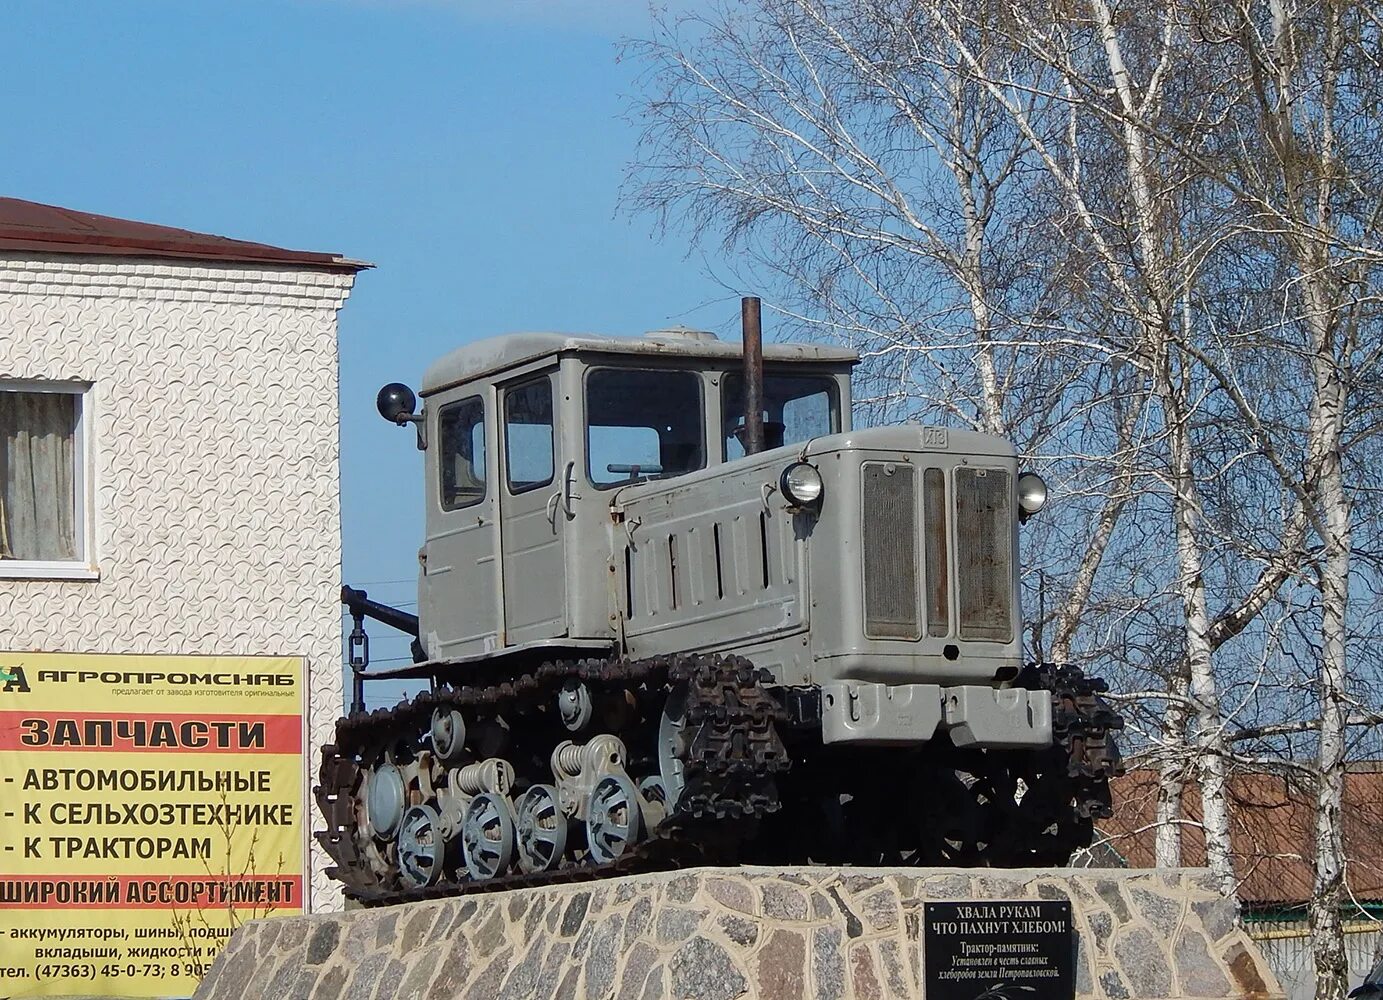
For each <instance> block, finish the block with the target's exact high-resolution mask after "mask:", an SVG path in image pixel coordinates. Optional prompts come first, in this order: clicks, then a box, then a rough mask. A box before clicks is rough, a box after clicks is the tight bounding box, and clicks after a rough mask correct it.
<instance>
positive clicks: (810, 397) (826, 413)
mask: <svg viewBox="0 0 1383 1000" xmlns="http://www.w3.org/2000/svg"><path fill="white" fill-rule="evenodd" d="M722 385H723V386H724V388H723V389H722V390H721V396H720V398H721V417H722V420H723V423H722V424H721V427H722V428H723V429H724V433H725V443H724V445H725V460H726V461H727V462H728V461H731V460H732V459H736V458H739V457H741V456H742V455H743V454H744V443H743V441H742V440H741V438H742V436H743V434H744V376H742V375H735V374H729V375H726V376H725V378H724V379H723V380H722ZM839 430H840V407H839V404H838V403H837V402H836V380H835V379H833V378H828V377H824V376H819V375H774V374H771V373H767V374H765V375H764V447H765V448H781V447H782V446H783V445H785V444H799V443H801V442H803V441H808V440H810V439H812V438H814V437H821V436H822V435H825V434H834V433H836V432H837V431H839Z"/></svg>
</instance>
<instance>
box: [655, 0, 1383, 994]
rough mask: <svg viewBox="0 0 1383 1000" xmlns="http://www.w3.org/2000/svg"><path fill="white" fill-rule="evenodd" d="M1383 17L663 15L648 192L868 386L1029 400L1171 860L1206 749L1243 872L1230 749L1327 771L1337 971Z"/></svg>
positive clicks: (939, 400)
mask: <svg viewBox="0 0 1383 1000" xmlns="http://www.w3.org/2000/svg"><path fill="white" fill-rule="evenodd" d="M1379 51H1380V46H1379V22H1378V19H1377V17H1376V15H1374V14H1373V13H1372V11H1371V10H1370V8H1369V7H1368V5H1366V4H1364V3H1360V2H1352V0H1351V2H1336V0H1317V2H1302V3H1291V2H1289V0H1234V2H1231V3H1229V4H1213V5H1212V4H1210V3H1208V2H1207V0H1159V2H1155V3H1139V4H1128V3H1120V2H1118V0H1063V2H1058V3H1046V2H1038V0H985V2H981V3H978V4H975V3H961V2H958V0H756V2H754V3H752V4H746V5H737V6H727V7H725V8H722V9H721V10H719V11H718V12H716V13H711V14H697V15H691V16H689V17H686V18H684V19H682V20H680V21H676V20H674V21H670V22H669V21H663V22H660V24H659V27H658V29H657V31H656V32H655V35H654V37H653V38H652V39H651V40H649V41H647V42H644V43H639V44H636V45H634V46H632V52H633V54H635V55H637V56H638V57H640V58H642V59H643V60H644V61H645V64H646V66H647V69H648V73H647V77H646V80H645V86H646V89H647V91H648V96H647V99H646V100H645V101H643V102H642V104H641V107H640V109H639V114H640V116H641V118H642V121H643V124H644V127H645V146H644V157H643V159H642V161H641V162H640V163H639V164H637V165H636V167H635V168H634V170H633V172H632V174H631V182H630V187H629V203H630V204H631V205H632V206H633V207H635V208H638V209H644V210H649V211H653V212H656V213H658V214H659V215H660V216H661V217H662V218H663V219H665V220H666V221H668V222H669V223H670V224H672V225H685V224H689V225H690V228H691V229H692V232H693V235H694V236H695V237H698V238H702V239H715V240H721V241H723V242H724V243H725V245H727V246H728V247H730V248H731V249H732V250H734V251H736V252H737V253H741V254H744V255H745V256H746V257H747V258H748V259H750V260H751V261H753V262H754V266H755V267H756V272H755V273H756V280H758V281H760V282H768V283H770V284H771V286H772V287H773V290H774V292H775V293H776V299H777V301H778V303H779V307H780V310H781V315H782V317H783V321H784V322H786V323H789V324H792V325H795V326H796V327H798V329H799V330H805V331H807V332H808V333H815V334H817V335H821V336H830V337H834V338H837V339H842V340H845V341H846V342H848V343H851V344H853V345H855V346H857V347H858V348H859V349H860V350H861V352H862V355H863V356H864V359H865V362H864V365H863V369H864V373H865V376H866V379H867V382H866V384H867V387H868V389H867V391H866V392H865V393H864V394H863V396H864V401H865V404H866V407H867V409H868V411H869V414H871V415H874V416H888V417H893V418H897V417H908V416H916V417H920V418H926V419H932V420H943V421H947V422H957V423H961V424H964V425H966V426H970V427H975V428H978V429H982V430H987V431H991V432H994V433H1002V434H1006V435H1008V436H1010V437H1012V438H1014V439H1015V440H1016V441H1017V442H1018V444H1019V447H1020V448H1021V449H1022V451H1023V452H1024V454H1025V455H1027V456H1029V457H1030V458H1031V459H1033V460H1034V461H1037V462H1038V463H1039V464H1041V465H1042V467H1043V470H1044V472H1048V473H1049V474H1050V475H1051V477H1052V478H1053V479H1054V480H1055V485H1057V486H1058V488H1059V490H1060V491H1061V493H1062V494H1064V496H1062V501H1063V502H1062V503H1061V504H1059V505H1058V506H1057V507H1056V509H1055V510H1054V511H1053V515H1052V516H1050V517H1045V518H1044V519H1042V520H1041V522H1040V523H1034V524H1033V525H1030V526H1029V529H1028V533H1027V537H1026V544H1027V545H1028V548H1029V551H1028V554H1027V556H1028V562H1029V564H1030V565H1032V566H1034V567H1036V572H1034V573H1033V575H1032V577H1031V578H1030V579H1029V593H1030V595H1031V596H1035V597H1037V598H1038V605H1039V606H1038V614H1037V615H1036V616H1034V617H1035V621H1034V626H1033V634H1032V646H1033V648H1034V651H1035V652H1037V653H1039V654H1050V655H1051V656H1053V657H1055V658H1060V659H1066V658H1068V657H1070V658H1076V659H1086V660H1094V661H1096V662H1097V663H1098V665H1099V669H1101V670H1102V671H1105V672H1113V673H1115V674H1116V675H1118V677H1119V679H1120V681H1121V682H1122V684H1123V685H1124V686H1125V698H1126V700H1125V706H1126V709H1127V710H1128V711H1129V713H1130V718H1131V719H1132V721H1133V724H1134V727H1135V729H1136V730H1137V732H1138V733H1139V735H1140V737H1141V745H1140V746H1139V747H1138V748H1137V749H1138V750H1139V752H1140V753H1141V754H1142V755H1143V756H1144V758H1145V759H1146V760H1147V761H1148V762H1149V763H1151V764H1153V765H1154V766H1156V767H1158V769H1159V772H1160V775H1161V781H1160V787H1159V799H1158V808H1157V820H1158V830H1157V858H1158V861H1159V863H1163V864H1168V865H1174V864H1179V863H1180V861H1181V830H1182V828H1183V826H1184V825H1185V823H1186V820H1185V817H1183V816H1182V815H1181V812H1180V809H1181V802H1182V799H1183V793H1184V788H1185V786H1186V783H1187V781H1188V778H1189V777H1190V776H1194V777H1195V778H1196V779H1197V781H1196V784H1197V786H1198V788H1199V789H1200V795H1201V806H1202V808H1201V814H1202V820H1201V823H1202V825H1203V832H1204V835H1205V841H1206V853H1207V861H1208V863H1209V865H1210V866H1211V868H1212V869H1213V870H1214V871H1215V872H1216V873H1217V875H1218V877H1219V879H1220V881H1221V884H1222V885H1223V886H1224V887H1225V889H1226V890H1227V891H1232V890H1233V888H1234V886H1235V880H1236V872H1235V869H1234V859H1233V857H1232V855H1231V843H1230V828H1231V816H1230V808H1229V802H1228V798H1227V778H1228V773H1229V769H1230V768H1231V767H1234V766H1245V767H1261V766H1265V765H1268V764H1272V765H1273V766H1284V767H1290V768H1293V769H1296V770H1297V771H1301V770H1303V769H1306V770H1309V771H1310V772H1311V773H1313V774H1315V775H1316V776H1317V779H1318V780H1317V785H1316V787H1317V789H1318V806H1319V808H1318V826H1317V831H1316V843H1315V846H1314V864H1315V866H1316V892H1315V899H1314V900H1313V904H1312V908H1311V920H1312V926H1313V932H1314V934H1315V937H1316V941H1317V946H1316V951H1317V969H1318V976H1319V981H1320V983H1321V992H1320V995H1321V996H1330V997H1336V996H1341V995H1342V989H1343V986H1342V984H1343V982H1344V980H1343V964H1342V963H1343V952H1342V949H1341V936H1340V916H1339V915H1340V912H1341V908H1342V905H1343V904H1344V902H1345V900H1344V898H1343V895H1342V894H1343V891H1344V890H1343V887H1344V882H1343V871H1344V864H1345V859H1344V855H1343V851H1342V847H1341V833H1340V830H1341V824H1340V817H1339V809H1340V801H1341V797H1340V795H1341V791H1340V790H1341V782H1342V780H1343V771H1344V766H1345V762H1346V759H1347V757H1348V754H1349V732H1350V731H1351V727H1355V731H1356V732H1357V731H1359V728H1358V727H1361V726H1362V727H1368V726H1372V725H1375V724H1376V721H1377V718H1376V714H1375V712H1374V707H1373V706H1372V705H1371V704H1369V703H1368V701H1367V700H1361V698H1360V697H1359V691H1358V690H1351V684H1353V685H1354V686H1355V688H1356V689H1357V688H1359V687H1360V681H1359V672H1358V669H1357V667H1358V665H1359V664H1361V663H1364V662H1367V663H1368V664H1369V665H1370V667H1371V668H1372V669H1373V670H1374V671H1376V670H1377V662H1376V660H1374V659H1371V658H1368V657H1369V654H1368V653H1367V652H1366V651H1367V650H1368V649H1370V648H1371V647H1370V646H1369V645H1368V644H1367V643H1364V642H1361V641H1360V639H1359V637H1358V636H1359V633H1360V631H1361V629H1363V628H1367V627H1368V626H1366V625H1363V624H1361V622H1360V620H1359V617H1358V616H1357V615H1352V614H1351V610H1350V607H1351V601H1352V600H1357V592H1358V591H1359V589H1360V587H1362V586H1364V585H1365V583H1367V585H1368V586H1370V587H1371V586H1372V584H1373V582H1374V581H1375V580H1376V579H1377V566H1376V560H1372V559H1370V560H1369V561H1368V563H1367V566H1366V570H1367V572H1368V573H1369V574H1370V575H1369V576H1368V578H1367V581H1365V582H1363V583H1361V582H1360V580H1361V578H1360V577H1358V576H1357V575H1356V574H1357V569H1356V567H1357V566H1359V565H1361V564H1360V563H1359V561H1358V560H1359V556H1358V551H1357V549H1358V546H1357V544H1356V514H1357V511H1359V510H1360V509H1361V508H1360V506H1359V505H1360V503H1361V502H1366V503H1367V505H1368V509H1369V510H1370V511H1371V512H1372V511H1373V510H1374V509H1375V508H1376V507H1377V501H1376V500H1375V499H1373V498H1374V497H1375V496H1376V495H1377V494H1378V492H1379V488H1378V487H1379V484H1378V483H1377V479H1378V473H1377V472H1376V469H1377V464H1376V462H1369V461H1367V460H1366V459H1365V458H1364V457H1363V456H1364V455H1365V454H1369V455H1372V456H1374V457H1375V458H1376V457H1377V450H1376V449H1375V448H1374V447H1373V444H1372V442H1373V438H1372V437H1371V435H1372V434H1373V432H1374V429H1375V428H1376V427H1377V425H1378V420H1377V417H1376V414H1377V413H1378V406H1377V402H1378V400H1379V399H1383V395H1380V394H1378V393H1377V392H1376V391H1375V386H1376V384H1377V371H1376V369H1377V362H1378V347H1377V343H1378V338H1377V335H1376V331H1377V309H1376V302H1377V294H1376V292H1377V289H1376V274H1375V270H1376V266H1377V264H1378V263H1379V261H1380V260H1381V259H1383V253H1380V249H1379V247H1378V245H1377V242H1376V240H1375V236H1374V233H1375V230H1376V224H1377V221H1378V214H1379V211H1380V208H1379V204H1378V199H1379V197H1380V195H1381V194H1383V171H1380V168H1379V166H1378V156H1379V154H1378V153H1377V152H1376V151H1377V150H1378V149H1379V148H1380V146H1383V144H1381V143H1380V141H1379V140H1380V138H1383V137H1381V136H1380V135H1379V115H1380V113H1383V112H1380V110H1379V108H1380V102H1379V101H1378V97H1380V96H1383V95H1380V94H1378V93H1377V89H1378V88H1379V87H1380V86H1383V83H1381V82H1380V81H1383V76H1380V74H1379V73H1378V68H1379V67H1378V66H1377V65H1376V61H1377V59H1378V53H1379ZM1371 516H1372V514H1371ZM1366 528H1367V530H1368V531H1369V533H1370V537H1372V534H1373V533H1374V531H1375V522H1374V521H1369V522H1367V523H1366ZM1169 542H1170V544H1169ZM1377 592H1378V591H1377V588H1375V589H1373V590H1372V591H1371V592H1370V596H1371V598H1372V595H1373V594H1376V593H1377ZM1373 602H1374V601H1373V600H1371V605H1372V603H1373ZM1304 653H1305V654H1308V655H1303V654H1304ZM1351 660H1352V661H1353V662H1354V664H1355V665H1356V669H1355V670H1353V671H1352V670H1351V669H1350V665H1351ZM1373 690H1375V691H1376V688H1374V689H1373ZM1308 737H1310V738H1311V742H1310V743H1309V744H1306V743H1303V742H1302V741H1303V740H1305V739H1307V738H1308ZM1375 742H1376V741H1375ZM1303 755H1305V756H1306V757H1309V758H1310V760H1309V761H1307V760H1304V759H1303Z"/></svg>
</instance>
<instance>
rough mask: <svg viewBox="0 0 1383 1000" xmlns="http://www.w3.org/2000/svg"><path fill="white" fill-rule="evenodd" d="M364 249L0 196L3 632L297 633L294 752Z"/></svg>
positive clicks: (322, 898)
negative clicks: (349, 303) (340, 368)
mask: <svg viewBox="0 0 1383 1000" xmlns="http://www.w3.org/2000/svg"><path fill="white" fill-rule="evenodd" d="M366 266H368V265H364V264H361V263H358V262H354V261H351V260H347V259H345V258H343V257H341V256H339V255H334V254H322V253H306V252H301V251H293V250H283V249H279V248H276V247H271V246H264V245H261V244H257V243H248V242H243V241H239V240H230V239H224V238H221V237H217V236H208V235H202V234H198V233H190V232H186V231H183V230H179V229H170V228H166V227H163V226H153V225H146V224H143V223H137V222H128V221H123V220H119V219H111V218H106V217H103V216H97V215H89V214H86V213H82V212H73V211H69V210H66V209H61V208H54V207H51V206H46V205H38V204H34V203H31V202H24V201H17V200H14V199H8V198H0V649H3V650H18V651H30V652H53V653H142V654H176V655H216V656H228V655H235V656H259V655H287V656H294V657H302V658H303V660H304V662H305V664H306V668H307V676H308V684H307V688H308V699H309V700H308V707H307V715H308V727H307V728H308V746H307V747H306V748H305V750H306V753H305V758H306V759H305V766H306V767H307V768H309V769H310V768H311V766H312V760H313V759H314V758H315V757H316V748H317V747H318V746H319V745H320V743H321V742H322V741H324V740H330V739H331V736H332V726H333V723H334V721H335V719H336V717H337V716H338V714H339V712H340V708H341V638H340V611H339V605H338V596H339V589H340V586H341V525H340V497H339V494H340V475H339V444H338V439H339V413H338V403H337V311H338V310H339V309H340V308H341V307H342V305H343V304H344V303H345V301H346V297H347V295H348V294H349V293H350V289H351V286H352V284H353V282H354V279H355V274H356V272H358V271H359V270H360V269H362V268H363V267H366ZM307 784H308V785H309V787H310V779H309V780H308V781H307ZM312 808H313V811H312V812H308V811H306V810H304V812H303V815H304V816H305V817H309V820H308V821H309V822H312V820H311V819H310V817H312V816H313V815H314V814H315V806H314V807H312ZM312 848H313V856H312V859H311V871H312V877H311V880H310V881H311V894H310V896H309V900H310V902H311V903H312V905H313V906H314V908H321V907H323V906H330V905H332V904H334V903H336V902H338V901H339V898H340V897H339V891H338V890H337V889H336V888H335V887H334V886H332V885H330V884H329V883H328V882H327V880H326V878H325V876H324V874H323V871H322V869H323V867H324V861H323V858H322V857H320V856H319V855H318V854H317V852H316V845H315V844H313V845H312Z"/></svg>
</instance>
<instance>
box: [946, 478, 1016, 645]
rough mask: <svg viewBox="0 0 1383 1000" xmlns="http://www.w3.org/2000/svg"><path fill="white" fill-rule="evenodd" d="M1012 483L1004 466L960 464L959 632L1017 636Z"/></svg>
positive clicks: (968, 636)
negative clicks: (986, 466)
mask: <svg viewBox="0 0 1383 1000" xmlns="http://www.w3.org/2000/svg"><path fill="white" fill-rule="evenodd" d="M1012 503H1013V488H1012V487H1011V486H1010V485H1009V476H1008V473H1007V472H1004V471H1002V470H1000V469H957V470H956V530H957V534H958V538H957V545H956V578H957V582H958V583H959V584H960V588H959V589H960V637H961V638H962V639H989V640H991V641H997V642H1008V641H1009V640H1010V639H1012V638H1013V619H1012V616H1011V614H1010V611H1011V608H1012V605H1013V596H1012V593H1013V545H1012V541H1013V511H1012V509H1011V504H1012Z"/></svg>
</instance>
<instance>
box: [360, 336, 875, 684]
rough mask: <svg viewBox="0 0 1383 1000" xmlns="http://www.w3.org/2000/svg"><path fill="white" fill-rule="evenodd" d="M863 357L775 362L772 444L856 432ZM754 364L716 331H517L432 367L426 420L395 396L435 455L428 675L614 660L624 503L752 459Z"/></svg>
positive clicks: (422, 584) (426, 593) (815, 350)
mask: <svg viewBox="0 0 1383 1000" xmlns="http://www.w3.org/2000/svg"><path fill="white" fill-rule="evenodd" d="M855 362H856V355H855V354H854V353H853V352H851V351H846V350H842V349H839V348H830V347H822V346H816V345H772V344H770V345H767V346H766V347H765V348H764V349H763V364H764V367H763V373H764V374H763V387H762V388H763V394H762V396H763V407H762V414H761V416H762V418H763V426H764V432H763V433H764V444H765V447H767V448H769V449H772V448H786V447H790V446H794V445H796V446H801V445H802V444H804V443H805V442H807V441H809V440H811V439H813V438H817V437H821V436H824V435H829V434H834V433H839V432H842V431H848V430H849V429H850V381H849V373H850V369H851V367H852V366H853V365H854V364H855ZM742 365H743V355H742V352H741V349H740V345H739V344H737V343H727V342H723V341H721V340H719V339H718V338H717V337H716V336H715V335H714V334H711V333H705V332H701V331H693V330H685V329H675V330H661V331H656V332H654V333H650V334H647V335H645V336H644V337H642V338H617V337H603V336H593V335H568V334H556V333H531V334H511V335H508V336H503V337H497V338H493V339H489V340H483V341H480V342H477V343H474V344H469V345H467V346H465V347H462V348H460V349H458V350H456V351H453V352H452V353H450V354H448V355H447V356H445V357H443V358H442V359H441V360H440V361H438V362H437V363H436V364H434V365H433V366H432V367H431V368H429V369H428V371H427V373H426V374H425V376H424V379H423V384H422V387H421V389H422V391H421V396H422V407H421V412H420V413H415V412H413V410H414V407H415V403H414V401H413V399H412V393H411V392H409V391H408V390H406V389H404V388H403V387H402V386H388V387H386V388H385V390H383V391H381V394H380V408H381V413H383V414H384V415H385V416H386V418H388V419H391V420H393V421H395V422H397V423H401V424H402V423H409V422H412V423H414V424H416V425H417V426H418V440H419V444H420V446H421V447H422V448H423V449H424V451H425V453H426V459H425V463H426V470H427V471H426V501H425V502H426V524H427V534H426V541H425V543H424V546H423V548H422V550H421V551H420V553H419V561H420V565H421V573H420V577H419V618H420V620H421V622H422V623H423V624H422V628H421V634H420V635H419V637H418V638H419V644H420V647H421V652H422V653H423V654H424V657H425V659H426V660H427V661H455V660H458V659H466V658H469V657H483V656H487V655H492V654H494V653H496V652H501V651H504V650H509V649H518V648H522V649H527V650H533V651H534V652H535V655H541V654H543V653H550V652H552V651H553V650H574V651H580V650H583V649H591V650H599V649H607V650H608V649H609V648H611V645H612V643H614V642H615V640H616V638H617V634H618V626H619V622H618V620H617V619H618V609H617V608H616V607H615V606H614V602H613V601H612V596H611V591H612V587H611V584H610V582H609V581H608V580H607V579H606V577H607V576H608V575H609V571H608V568H607V567H608V563H609V560H610V552H611V539H610V530H611V523H612V521H611V507H612V504H617V503H618V498H619V497H620V496H621V495H623V492H624V491H625V490H629V489H635V490H637V489H639V488H640V487H641V486H643V485H645V484H648V483H652V482H655V481H662V480H668V479H674V478H676V477H680V476H685V475H688V474H691V473H694V472H699V471H701V470H704V469H707V468H709V467H711V466H717V465H720V464H723V463H727V462H734V461H736V460H738V459H740V458H741V457H742V456H743V455H744V454H745V442H744V436H745V424H746V421H745V418H744V409H745V407H744V398H745V394H744V388H745V386H744V381H745V374H744V372H743V370H742Z"/></svg>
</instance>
